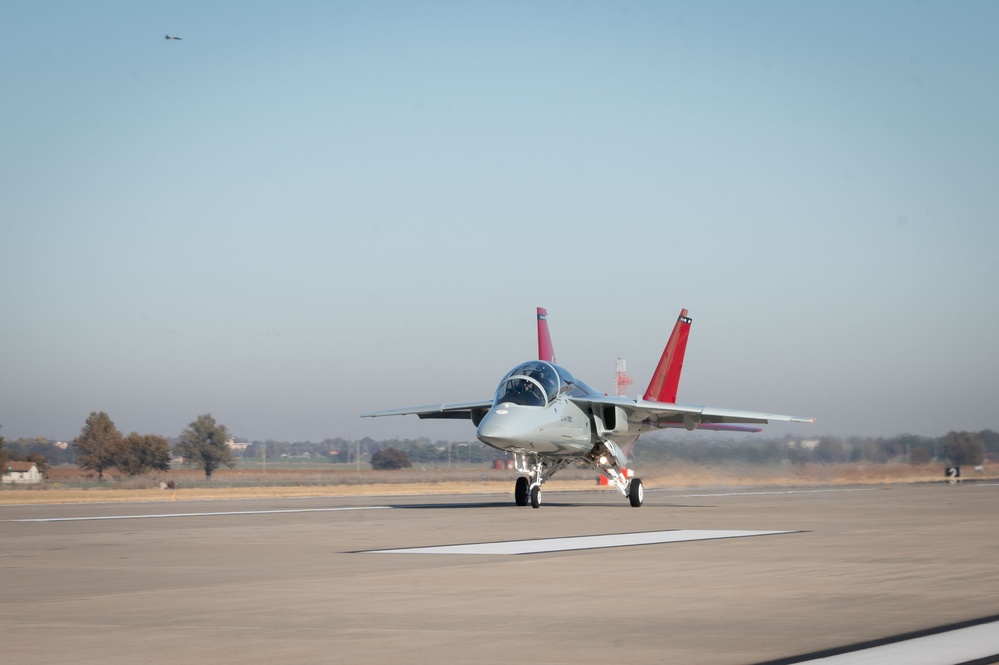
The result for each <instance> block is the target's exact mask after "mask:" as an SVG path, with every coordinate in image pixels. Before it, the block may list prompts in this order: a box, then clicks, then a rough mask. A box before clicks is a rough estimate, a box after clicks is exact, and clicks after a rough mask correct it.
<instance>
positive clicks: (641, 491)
mask: <svg viewBox="0 0 999 665" xmlns="http://www.w3.org/2000/svg"><path fill="white" fill-rule="evenodd" d="M628 498H629V499H630V500H631V507H632V508H641V507H642V503H643V502H644V501H645V488H644V487H642V481H641V480H639V479H638V478H632V479H631V485H630V486H629V488H628Z"/></svg>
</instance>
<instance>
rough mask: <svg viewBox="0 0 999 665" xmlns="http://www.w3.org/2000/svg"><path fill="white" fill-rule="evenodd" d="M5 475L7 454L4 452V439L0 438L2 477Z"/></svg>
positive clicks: (0, 468) (0, 472)
mask: <svg viewBox="0 0 999 665" xmlns="http://www.w3.org/2000/svg"><path fill="white" fill-rule="evenodd" d="M0 427H3V425H0ZM4 473H7V454H6V453H5V452H4V451H3V437H2V436H0V475H3V474H4Z"/></svg>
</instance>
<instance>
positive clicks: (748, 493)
mask: <svg viewBox="0 0 999 665" xmlns="http://www.w3.org/2000/svg"><path fill="white" fill-rule="evenodd" d="M880 489H882V488H880V487H850V488H838V489H820V490H761V491H755V492H754V491H745V492H714V493H711V494H677V495H675V496H677V497H681V498H693V497H706V496H759V495H767V494H824V493H827V492H876V491H878V490H880ZM646 491H648V490H646Z"/></svg>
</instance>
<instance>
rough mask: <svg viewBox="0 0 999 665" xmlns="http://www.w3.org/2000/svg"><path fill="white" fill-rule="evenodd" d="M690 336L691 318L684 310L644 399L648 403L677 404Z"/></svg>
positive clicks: (674, 327)
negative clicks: (684, 357)
mask: <svg viewBox="0 0 999 665" xmlns="http://www.w3.org/2000/svg"><path fill="white" fill-rule="evenodd" d="M689 335H690V318H689V317H688V316H687V310H685V309H682V310H680V316H679V317H678V318H677V320H676V325H675V326H673V333H672V334H671V335H670V336H669V341H668V342H666V348H665V349H663V355H662V357H661V358H660V359H659V365H657V366H656V373H655V374H653V375H652V381H651V382H650V383H649V387H648V389H647V390H646V391H645V397H644V398H643V399H645V400H646V401H648V402H667V403H674V402H676V388H677V386H678V385H679V384H680V371H681V370H682V369H683V354H684V353H686V351H687V337H688V336H689Z"/></svg>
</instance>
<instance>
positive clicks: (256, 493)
mask: <svg viewBox="0 0 999 665" xmlns="http://www.w3.org/2000/svg"><path fill="white" fill-rule="evenodd" d="M943 471H944V470H943V467H942V466H940V465H926V466H914V465H904V464H898V465H893V464H878V465H859V464H828V465H822V464H810V465H802V466H717V467H707V466H698V465H692V464H676V465H671V466H668V467H649V468H645V469H642V470H641V473H640V474H639V475H641V477H642V481H643V482H644V483H645V486H646V487H647V488H649V489H657V488H698V487H705V488H706V487H712V488H718V487H758V488H759V487H763V488H765V487H801V486H821V485H879V484H886V483H918V482H943V481H944V472H943ZM514 478H515V474H514V473H513V472H509V471H495V470H493V469H490V468H486V467H481V468H460V469H428V470H414V469H409V470H403V471H354V470H344V469H330V470H324V469H316V468H311V469H274V470H269V471H266V472H264V471H261V470H257V469H223V470H220V471H216V472H215V474H214V476H213V478H212V480H210V481H206V480H205V477H204V472H202V471H199V470H196V469H178V470H176V471H170V472H168V473H165V474H159V475H156V476H143V477H138V478H129V479H116V478H113V477H111V479H109V480H106V481H105V482H103V483H97V482H96V475H95V474H93V473H92V472H84V471H82V470H80V469H76V468H56V469H52V470H51V472H50V473H49V478H48V481H47V482H46V483H44V484H42V485H38V486H34V487H30V488H24V487H12V486H9V485H8V486H4V487H3V488H2V489H0V504H39V503H103V502H114V501H163V500H193V499H244V498H263V497H302V496H393V495H394V496H402V495H421V494H425V495H433V494H467V493H487V494H512V493H513V480H514ZM965 479H966V480H968V479H975V480H984V479H999V474H996V473H990V472H986V473H973V472H970V470H969V473H966V476H965ZM166 481H173V482H174V483H175V486H176V489H175V490H173V491H171V490H163V489H161V483H165V482H166ZM545 487H546V489H549V490H553V491H573V490H593V489H596V487H597V477H596V475H595V474H594V473H593V472H592V471H583V470H566V471H564V472H562V473H561V474H559V476H558V477H556V478H555V479H554V480H552V481H549V482H548V483H546V484H545ZM607 491H611V492H613V491H615V490H614V489H612V488H611V489H607Z"/></svg>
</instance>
